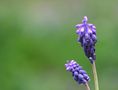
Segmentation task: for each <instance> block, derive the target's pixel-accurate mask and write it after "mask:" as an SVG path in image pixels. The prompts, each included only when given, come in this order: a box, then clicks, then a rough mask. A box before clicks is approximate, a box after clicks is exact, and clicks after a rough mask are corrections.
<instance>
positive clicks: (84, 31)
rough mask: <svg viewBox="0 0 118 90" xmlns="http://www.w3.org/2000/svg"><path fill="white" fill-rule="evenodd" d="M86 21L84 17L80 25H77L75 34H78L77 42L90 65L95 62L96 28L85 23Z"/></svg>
mask: <svg viewBox="0 0 118 90" xmlns="http://www.w3.org/2000/svg"><path fill="white" fill-rule="evenodd" d="M87 21H88V19H87V17H86V16H85V17H84V19H83V20H82V24H77V25H76V28H77V31H76V33H77V34H78V36H79V38H78V42H80V43H81V46H82V47H83V49H84V52H85V55H86V56H87V57H88V59H89V60H90V62H91V63H93V61H94V60H96V55H95V44H96V42H97V37H96V27H95V26H94V25H93V24H90V23H87Z"/></svg>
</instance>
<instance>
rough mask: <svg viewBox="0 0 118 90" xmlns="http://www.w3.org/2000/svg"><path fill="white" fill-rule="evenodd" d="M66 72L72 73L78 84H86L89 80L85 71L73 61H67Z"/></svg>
mask: <svg viewBox="0 0 118 90" xmlns="http://www.w3.org/2000/svg"><path fill="white" fill-rule="evenodd" d="M65 67H66V70H67V71H69V72H71V73H72V76H73V79H74V80H75V81H77V82H78V84H86V83H87V82H88V81H89V80H90V78H89V76H88V75H87V73H86V71H85V70H83V69H82V67H81V66H80V65H79V64H78V63H77V62H76V61H74V60H71V61H68V62H67V63H66V64H65Z"/></svg>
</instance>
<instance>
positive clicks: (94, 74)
mask: <svg viewBox="0 0 118 90" xmlns="http://www.w3.org/2000/svg"><path fill="white" fill-rule="evenodd" d="M92 69H93V76H94V84H95V90H99V84H98V76H97V71H96V65H95V62H93V64H92Z"/></svg>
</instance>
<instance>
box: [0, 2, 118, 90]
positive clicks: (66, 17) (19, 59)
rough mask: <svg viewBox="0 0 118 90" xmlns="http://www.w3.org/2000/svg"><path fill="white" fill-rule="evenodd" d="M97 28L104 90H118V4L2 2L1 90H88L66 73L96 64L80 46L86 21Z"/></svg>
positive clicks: (99, 74)
mask: <svg viewBox="0 0 118 90" xmlns="http://www.w3.org/2000/svg"><path fill="white" fill-rule="evenodd" d="M85 15H86V16H88V18H89V23H94V24H95V25H96V27H97V37H98V43H97V45H96V55H97V60H96V64H97V71H98V76H99V83H100V90H118V55H117V54H118V47H117V45H118V39H117V38H118V37H117V34H118V30H117V29H118V0H0V90H85V87H84V86H79V85H78V84H77V83H76V82H75V81H74V80H73V79H72V76H71V73H68V72H66V70H65V67H64V64H65V63H66V61H67V60H70V59H75V60H76V61H77V62H78V63H79V64H80V65H82V66H83V68H84V69H85V70H87V72H88V74H89V75H90V77H91V82H90V83H89V84H90V86H91V90H94V84H93V76H92V70H91V64H90V63H89V61H88V60H87V58H86V57H85V55H84V52H83V50H82V48H81V46H80V44H79V43H78V42H77V35H76V33H75V31H76V28H75V25H76V24H78V23H81V20H82V19H83V16H85Z"/></svg>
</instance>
